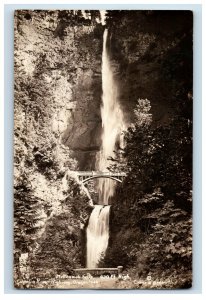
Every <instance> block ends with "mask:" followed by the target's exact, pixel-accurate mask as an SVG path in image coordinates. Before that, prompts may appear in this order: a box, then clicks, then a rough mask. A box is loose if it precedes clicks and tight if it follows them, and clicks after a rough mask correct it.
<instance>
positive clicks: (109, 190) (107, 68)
mask: <svg viewBox="0 0 206 300" xmlns="http://www.w3.org/2000/svg"><path fill="white" fill-rule="evenodd" d="M107 37H108V30H107V29H105V31H104V36H103V52H102V91H103V94H102V107H101V118H102V136H101V140H102V146H101V151H100V153H99V155H98V157H97V163H96V168H97V170H101V171H105V170H107V168H108V167H109V165H110V164H111V161H109V160H108V158H109V157H111V156H113V154H114V153H113V152H114V150H115V145H116V143H117V142H119V143H121V141H122V139H121V133H122V131H123V129H124V128H125V126H124V118H123V113H122V110H121V107H120V105H119V102H118V87H117V83H116V81H115V78H114V74H113V69H112V64H111V61H110V58H109V53H108V50H107ZM114 189H115V183H114V181H113V180H110V179H100V180H99V192H100V199H101V201H102V202H103V203H104V204H108V200H109V198H110V197H111V196H112V195H113V194H114Z"/></svg>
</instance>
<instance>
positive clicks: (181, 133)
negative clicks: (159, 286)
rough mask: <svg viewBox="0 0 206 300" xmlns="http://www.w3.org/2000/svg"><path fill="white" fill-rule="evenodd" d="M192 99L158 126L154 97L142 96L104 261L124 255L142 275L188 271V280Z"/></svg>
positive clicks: (187, 274) (128, 264) (118, 260)
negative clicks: (152, 105) (153, 111)
mask: <svg viewBox="0 0 206 300" xmlns="http://www.w3.org/2000/svg"><path fill="white" fill-rule="evenodd" d="M190 105H192V104H191V102H190V100H188V99H187V98H186V99H185V100H184V102H182V103H181V105H180V106H179V107H177V113H176V116H175V117H174V118H173V119H172V120H171V122H170V124H168V125H167V126H159V127H156V128H155V127H153V124H152V122H151V114H150V111H149V110H150V103H149V101H148V100H145V101H144V100H139V101H138V104H137V106H136V109H135V120H136V122H135V123H134V124H133V125H132V126H131V127H130V128H129V129H128V130H127V132H126V134H125V139H126V147H125V149H124V154H123V156H124V157H125V158H126V163H125V161H124V167H125V170H124V171H125V172H127V177H126V178H125V181H124V183H123V186H122V187H121V189H118V190H117V192H116V197H115V200H114V201H113V214H114V216H112V218H113V221H112V225H111V226H112V232H111V234H112V238H111V242H110V246H109V248H108V251H107V253H106V257H105V259H104V263H105V264H107V263H108V264H109V263H110V264H111V263H112V260H114V264H121V260H122V263H123V262H124V264H125V265H124V267H125V268H126V269H129V270H130V269H132V267H133V268H136V270H137V271H136V272H137V274H138V276H140V277H142V278H146V277H147V276H148V274H150V275H152V277H153V278H160V277H165V278H167V277H169V278H170V277H171V276H176V277H178V276H179V277H178V278H181V276H182V274H183V273H184V274H185V275H184V276H185V278H187V280H188V283H187V284H186V283H185V281H184V283H182V284H183V285H184V284H186V285H188V286H190V283H189V282H190V281H191V279H189V278H190V277H191V259H192V227H191V225H192V223H191V222H192V221H191V209H192V205H191V203H192V202H191V201H192V198H191V188H192V166H191V152H192V126H191V124H192V116H191V115H189V114H188V111H191V110H188V106H190ZM186 108H187V109H186ZM119 163H120V164H121V160H120V161H119ZM117 166H118V164H117ZM129 230H130V231H131V235H132V239H131V240H130V239H128V236H127V234H128V231H129ZM138 230H140V231H141V232H140V233H139V232H138ZM123 232H124V233H125V234H124V233H123ZM133 232H135V234H132V233H133ZM120 236H121V238H120ZM120 240H121V247H120V244H119V241H120ZM118 245H119V247H118Z"/></svg>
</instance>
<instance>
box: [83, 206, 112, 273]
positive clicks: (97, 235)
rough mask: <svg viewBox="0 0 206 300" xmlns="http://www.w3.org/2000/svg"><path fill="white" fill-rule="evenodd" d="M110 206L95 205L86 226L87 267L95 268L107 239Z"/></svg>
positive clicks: (105, 247) (104, 249)
mask: <svg viewBox="0 0 206 300" xmlns="http://www.w3.org/2000/svg"><path fill="white" fill-rule="evenodd" d="M109 210H110V206H109V205H107V206H103V205H95V208H94V209H93V211H92V213H91V216H90V219H89V224H88V227H87V241H88V243H87V267H88V268H96V267H97V264H98V261H99V260H100V258H101V256H103V255H104V253H105V251H106V249H107V246H108V239H109Z"/></svg>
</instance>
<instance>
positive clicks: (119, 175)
mask: <svg viewBox="0 0 206 300" xmlns="http://www.w3.org/2000/svg"><path fill="white" fill-rule="evenodd" d="M76 175H77V176H78V178H79V180H80V181H81V182H82V183H85V182H87V181H89V180H92V179H96V178H108V179H111V180H114V181H117V182H120V183H121V182H122V181H123V178H124V177H125V176H126V174H125V173H124V172H116V173H113V172H102V171H77V172H76Z"/></svg>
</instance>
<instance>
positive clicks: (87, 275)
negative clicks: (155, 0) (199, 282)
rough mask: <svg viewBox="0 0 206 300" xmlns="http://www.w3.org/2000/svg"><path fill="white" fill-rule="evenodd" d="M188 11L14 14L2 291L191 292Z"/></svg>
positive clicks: (190, 18) (190, 20)
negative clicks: (9, 278)
mask: <svg viewBox="0 0 206 300" xmlns="http://www.w3.org/2000/svg"><path fill="white" fill-rule="evenodd" d="M192 149H193V11H191V10H43V9H42V10H15V13H14V179H13V182H14V189H13V193H14V203H13V208H14V215H13V285H14V287H15V288H16V289H66V290H69V289H80V290H81V289H103V290H108V289H109V290H125V289H127V290H129V289H134V290H139V289H146V290H148V289H149V290H150V289H153V290H161V289H164V290H165V289H170V290H171V289H189V288H191V287H192V198H193V197H192V175H193V174H192V158H193V153H192Z"/></svg>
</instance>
